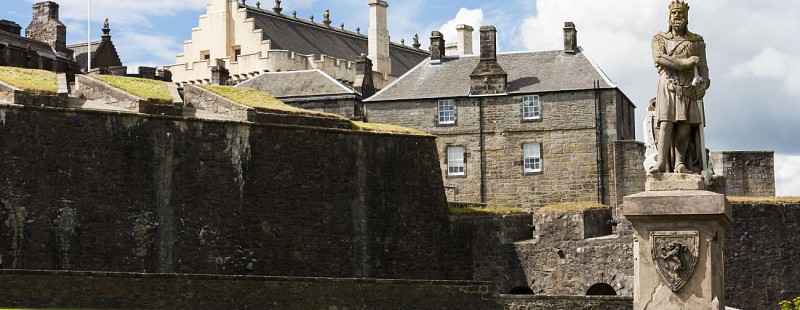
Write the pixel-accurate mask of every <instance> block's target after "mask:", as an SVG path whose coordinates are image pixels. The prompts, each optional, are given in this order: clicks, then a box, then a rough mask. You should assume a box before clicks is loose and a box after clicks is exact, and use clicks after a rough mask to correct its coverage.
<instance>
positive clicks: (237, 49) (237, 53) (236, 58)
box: [233, 46, 242, 61]
mask: <svg viewBox="0 0 800 310" xmlns="http://www.w3.org/2000/svg"><path fill="white" fill-rule="evenodd" d="M241 55H242V48H240V47H238V46H234V47H233V61H239V56H241Z"/></svg>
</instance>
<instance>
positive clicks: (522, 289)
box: [508, 286, 533, 295]
mask: <svg viewBox="0 0 800 310" xmlns="http://www.w3.org/2000/svg"><path fill="white" fill-rule="evenodd" d="M508 293H509V294H514V295H533V290H532V289H531V288H530V287H527V286H515V287H514V288H512V289H511V290H510V291H508Z"/></svg>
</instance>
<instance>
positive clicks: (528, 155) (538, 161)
mask: <svg viewBox="0 0 800 310" xmlns="http://www.w3.org/2000/svg"><path fill="white" fill-rule="evenodd" d="M522 159H523V164H524V166H525V167H524V169H525V170H524V171H525V172H541V171H542V145H541V144H540V143H525V144H523V145H522Z"/></svg>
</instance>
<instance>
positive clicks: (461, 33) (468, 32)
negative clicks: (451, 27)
mask: <svg viewBox="0 0 800 310" xmlns="http://www.w3.org/2000/svg"><path fill="white" fill-rule="evenodd" d="M474 30H475V29H474V28H472V27H470V26H469V25H464V24H461V25H458V26H456V31H458V53H459V54H460V55H472V32H473V31H474Z"/></svg>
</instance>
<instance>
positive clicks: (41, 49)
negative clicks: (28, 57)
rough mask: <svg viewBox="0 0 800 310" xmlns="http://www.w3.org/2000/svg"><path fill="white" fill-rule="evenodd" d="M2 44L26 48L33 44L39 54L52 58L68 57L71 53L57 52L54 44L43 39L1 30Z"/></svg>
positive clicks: (0, 42)
mask: <svg viewBox="0 0 800 310" xmlns="http://www.w3.org/2000/svg"><path fill="white" fill-rule="evenodd" d="M0 44H5V45H9V46H15V47H17V48H21V49H26V48H28V45H30V46H31V50H32V51H35V52H37V53H38V54H39V56H42V57H46V58H50V59H53V60H55V59H59V58H60V59H68V58H69V57H68V56H69V55H65V54H64V53H56V51H55V50H54V49H53V47H52V46H50V45H49V44H47V43H44V42H42V41H37V40H33V39H29V38H26V37H23V36H20V35H17V34H14V33H10V32H5V31H2V30H0Z"/></svg>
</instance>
